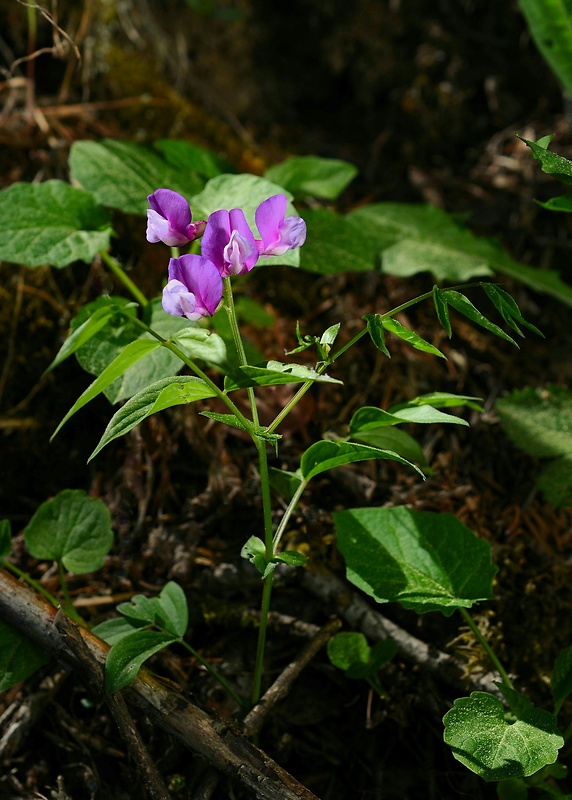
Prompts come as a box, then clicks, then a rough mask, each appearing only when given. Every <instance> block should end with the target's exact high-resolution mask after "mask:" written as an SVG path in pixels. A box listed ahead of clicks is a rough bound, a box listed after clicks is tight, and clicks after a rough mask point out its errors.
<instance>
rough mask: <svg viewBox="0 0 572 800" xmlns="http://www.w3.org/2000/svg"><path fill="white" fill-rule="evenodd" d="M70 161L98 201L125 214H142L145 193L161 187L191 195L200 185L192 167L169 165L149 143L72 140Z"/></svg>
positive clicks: (77, 178) (76, 175)
mask: <svg viewBox="0 0 572 800" xmlns="http://www.w3.org/2000/svg"><path fill="white" fill-rule="evenodd" d="M69 165H70V170H71V175H72V177H73V179H74V180H75V181H77V182H78V183H79V184H80V185H81V186H83V188H84V189H86V190H87V191H88V192H90V193H91V194H92V195H93V197H95V199H96V200H98V201H99V202H100V203H101V205H103V206H108V207H110V208H117V209H119V210H120V211H124V212H125V213H126V214H142V215H143V214H145V213H146V211H147V209H148V207H149V204H148V202H147V196H148V195H150V194H153V192H154V191H155V190H156V189H160V188H161V187H167V188H169V189H172V190H173V191H175V192H179V194H182V195H183V196H184V197H186V198H187V199H190V198H191V196H192V195H194V194H196V193H197V192H198V191H200V189H201V187H202V186H203V181H202V180H201V178H199V176H198V175H197V174H196V173H194V172H192V171H191V170H188V169H178V168H175V167H172V166H171V165H170V164H169V163H168V162H167V161H166V160H165V159H164V158H161V156H160V155H158V153H156V152H154V151H153V150H151V149H150V148H148V147H144V146H143V145H140V144H135V143H134V142H124V141H119V140H117V139H102V140H101V141H100V142H94V141H87V140H86V141H78V142H74V143H73V144H72V146H71V150H70V157H69Z"/></svg>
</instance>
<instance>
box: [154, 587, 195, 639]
mask: <svg viewBox="0 0 572 800" xmlns="http://www.w3.org/2000/svg"><path fill="white" fill-rule="evenodd" d="M157 600H158V611H157V620H156V624H157V625H159V626H160V627H162V628H164V629H165V630H166V631H167V632H168V633H172V634H173V636H178V637H179V638H180V639H182V638H183V636H184V635H185V633H186V632H187V628H188V626H189V609H188V606H187V598H186V595H185V593H184V591H183V589H182V588H181V587H180V586H179V584H178V583H175V581H168V583H166V584H165V586H164V587H163V588H162V589H161V593H160V594H159V597H158V598H157Z"/></svg>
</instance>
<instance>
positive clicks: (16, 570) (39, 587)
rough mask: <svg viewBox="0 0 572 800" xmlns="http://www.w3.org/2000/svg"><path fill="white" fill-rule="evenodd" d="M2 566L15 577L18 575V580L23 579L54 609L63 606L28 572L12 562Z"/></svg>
mask: <svg viewBox="0 0 572 800" xmlns="http://www.w3.org/2000/svg"><path fill="white" fill-rule="evenodd" d="M2 566H3V567H4V569H7V570H8V571H9V572H12V573H13V574H14V575H17V576H18V578H21V579H22V580H23V581H24V582H25V583H27V584H28V586H30V587H31V588H32V589H35V590H36V591H37V592H38V593H39V594H41V595H42V597H45V598H46V600H47V601H48V603H51V604H52V605H53V606H54V608H58V607H59V606H60V605H61V604H60V603H59V602H58V600H57V598H55V597H54V595H53V594H50V592H48V590H47V589H44V587H43V586H42V584H41V583H38V581H35V580H34V579H33V578H31V577H30V576H29V575H28V574H27V573H26V572H23V571H22V570H21V569H20V568H19V567H17V566H16V565H15V564H12V563H11V562H10V561H3V562H2Z"/></svg>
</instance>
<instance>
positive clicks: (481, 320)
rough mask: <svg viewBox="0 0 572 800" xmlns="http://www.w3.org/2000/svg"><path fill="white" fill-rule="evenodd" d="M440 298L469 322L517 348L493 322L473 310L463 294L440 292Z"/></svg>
mask: <svg viewBox="0 0 572 800" xmlns="http://www.w3.org/2000/svg"><path fill="white" fill-rule="evenodd" d="M442 297H444V298H445V300H446V301H447V303H448V305H450V306H453V308H454V309H455V310H456V311H459V312H460V313H461V314H463V315H464V316H465V317H467V318H468V319H470V320H471V322H475V323H476V324H477V325H481V326H482V327H483V328H486V330H487V331H490V332H491V333H494V334H495V335H496V336H500V338H501V339H506V341H507V342H511V343H512V344H514V345H516V346H517V347H518V345H517V344H516V342H515V341H514V339H513V338H511V337H510V336H509V335H508V333H505V332H504V331H503V330H502V328H499V326H498V325H495V324H494V322H490V321H489V320H488V319H487V318H486V317H485V316H484V315H483V314H481V312H480V311H479V310H478V309H477V308H475V306H474V305H473V304H472V303H471V301H470V300H468V299H467V298H466V297H465V295H464V294H461V293H460V292H456V291H454V290H453V289H447V290H446V291H444V292H442Z"/></svg>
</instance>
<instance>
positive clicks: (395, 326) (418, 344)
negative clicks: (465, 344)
mask: <svg viewBox="0 0 572 800" xmlns="http://www.w3.org/2000/svg"><path fill="white" fill-rule="evenodd" d="M381 324H382V325H383V327H384V328H385V330H386V331H389V332H390V333H392V334H393V335H394V336H397V337H399V338H400V339H403V341H404V342H407V343H408V344H410V345H411V346H412V347H414V348H415V349H416V350H421V351H422V352H424V353H431V355H434V356H439V357H440V358H445V359H446V356H445V355H443V353H442V352H441V351H440V350H438V349H437V348H436V347H434V346H433V345H432V344H430V343H429V342H426V341H425V339H422V338H421V336H419V335H418V334H417V333H415V331H411V330H409V328H406V327H405V326H404V325H402V324H401V323H400V322H398V321H397V320H396V319H391V318H388V319H382V320H381Z"/></svg>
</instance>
